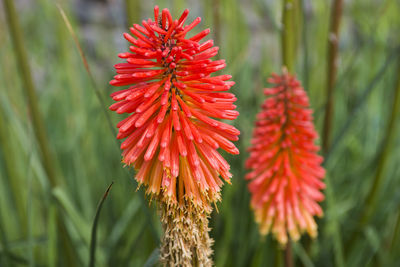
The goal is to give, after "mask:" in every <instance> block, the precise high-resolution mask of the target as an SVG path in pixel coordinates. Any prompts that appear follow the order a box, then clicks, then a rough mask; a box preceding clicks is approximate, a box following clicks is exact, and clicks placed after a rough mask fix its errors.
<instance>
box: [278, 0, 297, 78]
mask: <svg viewBox="0 0 400 267" xmlns="http://www.w3.org/2000/svg"><path fill="white" fill-rule="evenodd" d="M295 1H296V0H283V11H282V22H283V30H282V44H281V45H282V49H281V52H282V64H283V66H285V67H286V68H287V69H288V71H289V73H293V68H294V59H295V58H294V57H295V47H296V44H295V34H296V33H295V29H294V27H295V25H294V23H295V21H294V18H295V16H294V12H295V9H294V7H295V3H294V2H295Z"/></svg>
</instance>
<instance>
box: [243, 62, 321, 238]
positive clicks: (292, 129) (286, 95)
mask: <svg viewBox="0 0 400 267" xmlns="http://www.w3.org/2000/svg"><path fill="white" fill-rule="evenodd" d="M268 81H269V82H270V83H272V84H273V85H274V86H273V87H272V88H267V89H265V90H264V94H265V95H266V96H267V99H266V100H265V101H264V103H263V105H262V111H261V112H260V113H259V114H258V115H257V122H256V127H255V129H254V133H253V139H252V142H251V144H252V145H251V147H250V149H249V152H250V157H249V159H248V160H247V162H246V167H247V168H248V169H251V172H250V173H248V174H247V176H246V178H247V179H249V180H251V182H250V183H249V190H250V192H251V195H252V198H251V206H252V208H253V209H254V211H255V217H256V221H257V223H258V224H259V226H260V232H261V234H263V235H265V234H268V233H269V232H270V231H271V232H272V233H273V234H274V235H275V237H276V239H277V240H278V242H279V243H281V244H282V245H285V244H286V243H287V242H288V233H289V236H290V237H291V239H292V240H294V241H296V240H298V239H299V237H300V234H301V233H302V232H304V231H307V232H308V234H309V235H310V236H311V237H315V236H316V235H317V225H316V223H315V221H314V219H313V216H314V215H317V216H322V215H323V213H322V209H321V207H320V206H319V205H318V202H320V201H322V200H323V199H324V195H323V194H322V193H321V192H320V190H321V189H323V188H324V187H325V185H324V183H323V182H322V181H321V179H322V178H323V177H324V176H325V170H324V169H323V168H322V167H321V163H322V161H323V158H322V157H321V156H318V155H317V152H318V150H319V147H318V146H316V145H314V141H315V139H316V138H317V137H318V135H317V133H316V131H315V129H314V125H313V122H312V120H313V118H312V111H311V110H310V109H309V102H308V97H307V94H306V92H305V91H304V89H303V87H302V86H301V84H300V82H299V81H298V80H297V79H296V78H295V77H294V76H293V75H290V74H289V73H288V72H287V71H286V70H285V69H284V70H283V74H282V75H281V76H279V75H277V74H272V77H271V78H270V79H268Z"/></svg>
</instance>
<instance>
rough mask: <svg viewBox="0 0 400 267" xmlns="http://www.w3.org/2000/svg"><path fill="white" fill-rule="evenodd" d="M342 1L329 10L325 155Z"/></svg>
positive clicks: (323, 146)
mask: <svg viewBox="0 0 400 267" xmlns="http://www.w3.org/2000/svg"><path fill="white" fill-rule="evenodd" d="M342 6H343V0H334V1H333V6H332V8H331V11H332V13H331V24H330V28H329V33H328V63H327V64H328V65H327V85H326V107H325V119H324V126H323V130H322V151H323V152H324V153H325V152H326V151H327V150H328V149H329V146H330V137H331V132H332V119H333V107H334V98H333V91H334V89H335V82H336V76H337V68H338V60H339V59H338V48H339V27H340V20H341V17H342Z"/></svg>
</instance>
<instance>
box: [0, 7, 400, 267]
mask: <svg viewBox="0 0 400 267" xmlns="http://www.w3.org/2000/svg"><path fill="white" fill-rule="evenodd" d="M15 2H16V3H17V4H19V3H22V2H24V3H25V4H24V5H17V8H18V14H19V17H18V19H19V21H20V24H21V26H22V30H23V44H24V47H25V49H26V50H27V57H28V60H29V65H30V67H31V72H32V76H33V81H34V84H35V87H36V89H37V90H36V93H37V95H38V99H39V100H38V103H37V104H38V107H39V109H40V114H41V116H42V118H43V121H44V124H45V130H46V133H47V136H48V140H47V143H48V146H49V148H50V150H51V153H52V155H54V157H53V158H52V160H53V161H54V162H55V165H54V166H53V168H55V169H56V173H57V175H56V176H57V180H60V181H59V184H57V186H56V187H53V188H51V185H50V184H49V180H48V179H47V174H46V171H45V170H46V169H45V166H44V165H43V164H42V160H41V152H40V151H41V150H40V146H39V144H38V143H37V142H36V139H35V134H34V128H33V126H32V123H31V117H30V115H31V114H30V113H29V109H28V107H27V96H26V94H25V93H24V92H25V90H24V87H23V83H22V79H23V78H24V77H22V75H23V74H22V73H21V71H20V69H18V67H17V64H16V59H15V54H14V49H13V48H14V47H13V46H12V43H11V39H10V35H9V34H8V29H7V25H6V23H5V17H4V12H0V33H1V34H0V184H1V186H0V266H14V265H16V266H26V265H28V266H87V264H88V259H89V250H90V238H91V227H92V224H93V220H94V217H95V214H96V206H97V203H98V201H99V198H100V196H102V195H103V194H104V191H105V189H106V188H107V186H108V185H109V184H110V183H111V181H114V185H113V188H112V190H111V191H110V194H109V196H108V198H107V199H106V200H105V202H104V205H103V207H102V211H101V216H100V217H99V221H98V225H97V252H96V266H143V265H145V264H146V266H153V265H154V262H155V261H156V259H157V250H156V249H157V247H158V245H159V237H160V234H161V226H160V223H159V221H158V217H157V214H156V210H155V207H154V205H149V204H148V201H147V200H148V199H145V197H144V194H143V190H142V189H140V190H139V191H135V190H136V187H137V184H136V182H134V180H133V176H134V173H133V171H132V170H131V169H129V168H128V167H125V168H124V167H123V165H122V163H121V161H120V159H121V156H120V151H119V149H118V146H117V144H116V142H115V136H114V135H113V134H112V132H111V131H110V129H109V126H108V124H107V117H106V116H107V115H105V114H108V116H109V117H111V119H112V122H113V124H114V125H115V124H116V123H117V121H119V120H120V119H121V118H122V117H121V116H120V115H116V114H113V113H111V112H109V111H108V110H107V106H108V105H110V104H111V103H112V101H111V99H110V98H109V97H108V95H109V94H110V93H111V92H112V91H113V90H114V89H113V88H111V86H109V85H108V81H109V80H110V79H111V78H112V76H113V74H114V73H113V68H112V66H113V64H115V63H116V62H117V61H118V58H117V53H118V52H121V51H124V50H125V49H126V47H127V43H126V42H124V41H123V37H122V33H123V32H124V31H127V29H126V21H124V19H122V17H123V16H125V13H124V12H125V9H124V7H123V6H116V4H115V3H121V4H123V3H124V1H111V2H110V3H114V4H112V6H111V4H109V5H110V6H108V9H107V11H105V8H106V7H107V6H105V5H104V4H96V5H92V6H91V7H93V9H90V8H89V9H86V10H81V11H79V12H77V11H78V8H79V6H72V5H70V4H71V3H69V1H64V2H65V3H64V2H63V1H61V2H62V3H63V5H62V7H63V8H64V10H65V11H66V15H67V17H68V18H69V20H70V21H71V24H72V28H73V29H74V31H75V33H76V35H77V36H78V39H79V43H80V45H81V46H82V49H83V53H84V54H85V56H86V58H87V60H88V64H89V66H90V68H91V71H92V75H93V76H92V77H93V78H94V80H95V84H94V83H93V81H92V80H91V77H90V76H88V73H87V72H86V70H85V67H84V65H83V64H82V59H81V56H80V54H79V51H78V49H77V47H76V44H75V43H74V40H73V37H72V36H71V34H70V33H69V31H68V29H67V27H66V25H65V22H64V21H63V19H62V17H61V15H60V12H59V11H58V9H57V7H56V5H55V3H54V1H51V0H33V1H15ZM71 2H76V1H71ZM81 2H90V1H81ZM135 2H136V1H135ZM147 2H148V3H147ZM147 2H146V3H144V2H143V1H141V5H140V10H139V11H140V12H139V11H138V14H134V16H133V17H135V16H136V17H137V16H139V15H140V19H143V18H147V17H151V16H152V14H153V13H152V6H153V4H154V3H155V1H147ZM300 2H301V3H302V5H303V9H302V10H303V14H301V16H300V14H299V17H300V18H302V19H303V22H302V23H301V27H297V28H299V29H302V33H301V34H299V35H298V38H300V39H301V38H302V40H301V41H299V42H298V44H297V45H298V46H299V47H298V50H297V62H296V67H295V69H296V71H297V73H298V77H299V78H300V80H301V81H303V82H304V84H305V85H307V88H306V90H307V92H308V93H309V96H310V99H311V104H312V107H313V108H314V109H315V118H316V124H317V129H318V130H321V127H322V119H323V111H324V108H323V107H324V105H325V103H324V101H325V97H324V92H325V90H324V89H325V88H324V86H325V84H326V81H325V79H326V73H325V72H326V47H327V39H328V33H327V29H328V24H329V14H330V6H329V5H328V4H327V2H326V1H306V0H303V1H300ZM213 3H214V1H188V0H187V1H183V0H179V1H178V0H175V1H172V0H170V1H167V0H164V1H157V4H159V5H160V7H161V8H164V7H168V8H169V9H170V10H171V11H172V12H173V13H175V15H177V14H176V12H181V11H182V10H181V9H182V8H183V7H185V6H187V7H189V8H190V9H191V14H190V18H194V17H195V16H201V17H202V19H203V20H202V23H201V26H202V27H210V28H211V32H212V34H214V32H218V34H219V40H220V43H218V44H217V45H218V46H220V47H221V49H220V51H221V55H220V57H221V58H225V59H226V61H227V66H228V67H227V69H226V72H227V73H230V74H232V75H233V80H234V81H236V85H235V86H234V87H233V88H232V91H233V93H235V94H236V96H237V98H238V100H237V102H236V104H237V106H238V110H239V112H240V116H239V118H238V119H237V120H236V121H235V122H234V124H235V126H236V127H237V128H239V130H240V131H241V136H240V140H239V141H238V142H237V146H238V147H239V149H240V151H241V154H240V155H239V156H230V155H225V156H226V157H227V159H228V161H229V162H230V164H231V166H232V171H233V174H234V178H233V181H232V185H225V186H224V189H223V201H222V202H221V203H219V204H218V210H219V212H216V211H215V212H214V213H213V215H212V219H211V222H210V225H211V227H212V228H213V230H212V232H211V235H212V237H213V238H214V239H215V245H214V249H215V253H214V260H215V263H216V266H272V265H277V266H279V259H278V257H277V255H279V253H277V252H276V251H277V249H276V244H275V241H274V240H272V238H271V237H270V236H267V237H260V236H259V234H258V229H257V225H256V224H255V223H254V220H253V214H252V211H251V209H250V207H249V199H250V196H249V193H248V191H247V188H246V184H247V182H246V181H245V180H244V175H245V173H246V170H245V168H244V161H245V159H246V157H247V156H248V154H247V152H246V147H247V146H248V145H249V141H250V138H251V134H252V125H253V122H254V119H255V115H256V113H257V112H258V111H259V105H260V104H261V102H262V100H263V97H262V88H263V87H266V86H267V83H266V78H267V77H268V75H269V74H270V72H273V71H274V72H280V71H281V65H280V64H281V59H280V54H281V51H280V48H279V47H280V45H279V44H280V39H281V30H280V27H281V23H280V20H281V17H282V16H281V13H282V12H281V11H282V7H281V5H280V1H263V0H252V1H239V0H219V1H218V3H219V5H220V7H219V16H215V14H214V13H213V12H215V10H214V9H213V8H214V7H213ZM132 6H134V5H132ZM0 11H4V8H1V9H0ZM136 11H137V10H136ZM78 13H79V14H81V15H80V16H82V13H86V14H84V19H85V21H84V22H83V21H80V20H79V19H78ZM399 13H400V3H399V1H393V0H386V1H373V0H353V1H345V5H344V12H343V21H342V25H341V42H340V49H339V57H340V62H339V69H338V79H337V84H336V88H335V95H334V97H335V114H334V121H333V132H332V140H333V143H334V147H333V148H332V149H331V151H330V152H329V158H328V159H327V161H326V162H325V167H326V168H327V173H328V175H329V178H330V179H329V181H330V183H329V184H328V186H329V188H328V189H327V190H326V191H325V194H326V197H327V202H324V203H323V204H322V205H323V208H324V211H325V216H324V218H322V219H320V220H318V225H319V236H318V238H317V239H316V240H315V241H313V242H310V241H309V240H308V239H307V238H303V239H302V240H301V242H299V243H297V244H293V253H294V256H295V262H296V265H299V266H300V264H301V265H303V266H339V265H340V262H341V260H340V258H341V257H343V258H344V265H345V266H366V265H368V266H374V265H380V266H399V265H400V256H399V253H398V252H399V251H400V230H399V229H400V226H399V225H400V223H399V221H400V215H399V214H400V194H399V190H397V188H398V187H399V186H400V168H399V166H398V162H399V160H400V149H399V147H400V139H399V138H398V136H399V131H400V129H399V127H397V128H396V129H394V131H395V133H396V134H394V136H395V138H393V140H392V143H391V149H390V152H388V153H389V154H388V155H387V158H386V164H385V165H384V168H385V170H384V172H382V175H383V176H384V177H383V179H382V184H381V187H380V190H379V192H378V193H377V203H376V208H375V209H374V212H373V214H372V216H371V218H370V219H369V221H368V222H367V223H366V224H365V225H363V226H362V227H361V228H360V227H358V222H359V220H360V216H361V214H362V210H363V209H364V206H363V205H364V203H365V199H366V196H367V194H368V192H369V191H370V190H371V186H372V182H373V179H374V177H375V173H376V168H377V163H378V162H379V156H380V152H381V150H382V144H384V143H385V142H384V140H383V139H384V137H385V136H386V131H387V129H386V128H387V125H388V123H389V117H390V114H391V112H392V111H391V108H392V103H393V98H394V95H395V94H394V89H395V86H396V84H395V83H396V80H397V77H398V76H399V75H400V72H399V69H398V67H397V66H396V64H395V63H396V62H397V63H398V62H399V61H400V56H399V55H400V54H399V47H400V16H399V15H398V14H399ZM218 17H219V18H218ZM372 18H373V19H372ZM217 19H219V24H218V23H216V20H217ZM139 21H140V20H139V19H138V21H137V22H139ZM214 25H219V26H218V27H219V28H214ZM388 59H389V60H388ZM304 66H306V67H307V69H304ZM94 86H96V88H93V87H94ZM93 89H97V90H99V92H100V95H101V97H102V98H103V99H105V102H106V105H107V106H102V105H101V104H100V103H101V102H99V99H98V96H96V93H95V92H96V91H95V90H93ZM105 109H106V113H105V112H104V111H105ZM398 115H400V114H398ZM398 120H399V118H397V125H399V121H398ZM346 124H347V126H346ZM338 136H339V138H337V137H338ZM396 137H397V138H396ZM335 138H336V139H337V140H336V141H335ZM60 222H62V223H63V225H64V228H61V229H64V230H65V233H66V238H64V239H62V238H61V237H62V232H60V227H59V225H60ZM337 233H339V235H337ZM355 233H356V234H357V238H356V239H355V241H354V243H352V247H351V248H348V249H345V248H346V244H347V243H348V242H349V239H350V237H351V236H353V235H354V234H355ZM64 242H65V244H64ZM67 248H69V251H67V250H66V249H67ZM341 250H344V251H343V252H344V255H340V252H339V251H341Z"/></svg>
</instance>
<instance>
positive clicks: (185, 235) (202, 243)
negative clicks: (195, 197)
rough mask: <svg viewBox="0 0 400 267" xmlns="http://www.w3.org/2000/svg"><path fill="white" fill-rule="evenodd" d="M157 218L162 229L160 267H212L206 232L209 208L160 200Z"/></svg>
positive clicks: (211, 252)
mask: <svg viewBox="0 0 400 267" xmlns="http://www.w3.org/2000/svg"><path fill="white" fill-rule="evenodd" d="M159 207H160V217H161V223H162V225H163V228H164V236H163V238H162V242H161V251H160V259H161V263H162V265H163V266H204V267H207V266H212V265H213V262H212V259H211V256H212V254H213V250H212V248H211V247H212V244H213V243H214V240H213V239H212V238H210V236H209V234H208V232H209V231H210V228H209V227H208V218H209V216H210V212H211V209H208V210H206V209H203V208H200V207H198V206H195V205H193V203H192V201H185V202H184V203H182V204H172V205H171V204H169V205H168V204H165V203H163V202H161V203H160V206H159Z"/></svg>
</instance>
